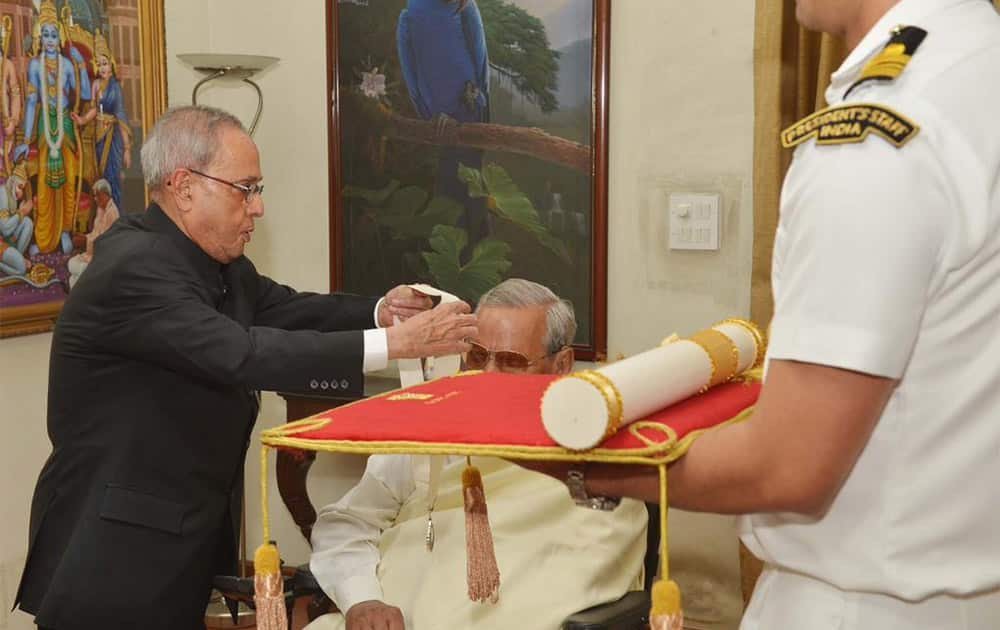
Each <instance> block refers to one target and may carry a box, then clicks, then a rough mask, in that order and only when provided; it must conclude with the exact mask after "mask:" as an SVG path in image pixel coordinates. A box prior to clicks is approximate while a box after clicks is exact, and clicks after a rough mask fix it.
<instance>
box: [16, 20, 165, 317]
mask: <svg viewBox="0 0 1000 630" xmlns="http://www.w3.org/2000/svg"><path fill="white" fill-rule="evenodd" d="M150 10H152V11H154V12H155V11H157V10H158V11H159V13H160V14H161V15H162V4H159V5H158V6H156V5H155V3H150V2H145V1H144V2H140V1H139V0H104V1H99V0H0V107H2V109H0V119H2V120H0V336H7V335H11V334H23V333H27V332H37V331H40V330H46V329H48V328H49V327H51V324H52V321H53V320H54V318H55V316H56V315H57V314H58V311H59V308H60V306H61V303H62V302H63V301H64V300H65V298H66V295H67V294H68V293H69V291H71V290H72V287H73V285H74V283H75V281H76V279H77V278H78V277H79V276H80V274H81V273H83V271H84V270H85V269H86V267H87V265H88V264H89V263H90V261H91V260H92V258H93V255H94V252H93V242H94V240H95V239H96V238H97V237H98V236H100V234H101V233H102V232H103V231H104V230H106V229H107V228H108V227H109V226H110V225H111V224H112V223H113V222H114V221H115V220H116V219H117V218H118V217H119V216H121V215H122V214H126V213H130V212H142V211H143V210H144V208H145V203H146V194H145V188H144V185H143V180H142V174H141V172H140V168H139V160H138V148H139V146H140V145H141V143H142V136H143V131H144V128H145V127H146V125H147V124H149V123H150V122H151V121H150V120H149V119H150V118H151V116H150V112H151V111H154V110H152V109H150V107H149V105H150V104H151V103H149V102H148V101H149V100H150V98H149V97H150V94H151V92H150V90H149V89H146V88H145V87H144V86H143V81H144V68H143V61H142V56H143V55H142V52H141V49H142V48H143V47H144V46H148V45H149V44H150V42H149V41H143V37H144V33H143V32H142V31H143V28H144V24H146V25H147V26H145V28H146V29H149V28H150V27H149V26H148V24H149V23H150V16H143V15H141V14H142V13H143V12H144V11H146V12H148V11H150ZM160 21H161V22H162V18H161V20H160ZM158 41H160V42H162V37H159V38H158ZM150 62H152V60H151V61H150Z"/></svg>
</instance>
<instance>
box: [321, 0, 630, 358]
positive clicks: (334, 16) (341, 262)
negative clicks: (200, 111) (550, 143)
mask: <svg viewBox="0 0 1000 630" xmlns="http://www.w3.org/2000/svg"><path fill="white" fill-rule="evenodd" d="M342 1H343V0H327V2H326V16H325V17H326V69H327V77H326V80H327V95H328V97H329V99H330V100H329V102H328V107H327V138H328V151H329V164H330V168H329V243H330V261H329V272H330V290H331V291H340V290H345V282H344V278H345V269H347V268H348V267H350V265H351V264H352V262H351V261H350V260H345V258H346V256H345V252H344V250H345V247H344V245H343V244H344V242H345V241H344V239H345V238H349V237H350V235H349V234H347V233H346V232H345V224H344V195H343V184H342V182H343V181H344V178H343V176H342V172H343V166H344V162H343V153H342V151H343V144H342V143H343V134H342V130H343V129H344V128H345V127H344V126H345V124H348V125H349V124H350V121H345V120H344V119H343V116H342V110H341V104H342V94H341V92H342V87H341V86H342V83H343V79H344V76H345V73H347V72H350V70H348V69H344V68H343V64H342V63H341V50H340V45H339V43H338V42H339V34H340V32H341V30H340V29H341V20H340V7H339V5H340V4H341V2H342ZM351 1H352V2H353V1H356V0H351ZM592 6H593V10H592V19H591V42H592V45H591V51H590V68H591V75H590V80H591V85H590V87H591V89H590V98H589V101H590V102H589V107H590V133H589V135H590V145H589V149H590V150H589V153H590V155H589V160H588V162H589V163H588V164H587V165H586V167H587V170H588V171H589V178H590V182H589V187H590V191H589V192H590V195H591V197H590V199H591V218H590V221H589V226H590V234H589V238H590V251H589V264H588V267H589V273H590V287H589V298H590V300H589V304H588V305H587V307H588V313H586V317H585V321H586V322H587V324H586V325H585V328H586V335H585V337H586V341H585V342H584V343H577V344H574V349H575V352H576V357H577V358H578V359H581V360H587V361H598V362H600V361H605V360H606V359H607V297H608V291H607V272H608V265H607V262H608V261H607V252H608V140H609V132H608V120H609V117H608V106H609V95H610V49H611V0H592ZM525 277H527V279H529V280H532V279H534V278H532V277H530V275H526V276H525ZM575 306H576V308H577V311H578V319H580V313H579V310H580V306H579V305H575Z"/></svg>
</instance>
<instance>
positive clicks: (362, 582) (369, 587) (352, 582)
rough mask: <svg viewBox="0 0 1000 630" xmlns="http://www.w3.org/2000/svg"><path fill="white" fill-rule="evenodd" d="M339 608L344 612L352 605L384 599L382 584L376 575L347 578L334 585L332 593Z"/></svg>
mask: <svg viewBox="0 0 1000 630" xmlns="http://www.w3.org/2000/svg"><path fill="white" fill-rule="evenodd" d="M330 595H331V596H332V597H333V601H334V603H335V604H337V608H339V609H340V611H341V612H342V613H343V614H345V615H346V614H347V611H348V610H350V609H351V606H354V605H355V604H359V603H361V602H366V601H368V600H371V599H375V600H378V601H382V597H383V595H382V585H381V584H379V583H378V578H376V577H375V576H364V575H359V576H355V577H352V578H347V579H346V580H343V581H341V582H340V583H339V584H337V585H336V587H334V589H333V592H332V593H330Z"/></svg>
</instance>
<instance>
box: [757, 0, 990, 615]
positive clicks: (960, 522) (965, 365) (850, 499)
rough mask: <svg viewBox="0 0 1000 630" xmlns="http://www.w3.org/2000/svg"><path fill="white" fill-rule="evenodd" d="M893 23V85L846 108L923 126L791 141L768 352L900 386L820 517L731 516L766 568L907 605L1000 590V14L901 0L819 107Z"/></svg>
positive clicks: (871, 87) (859, 94)
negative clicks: (880, 110) (910, 41)
mask: <svg viewBox="0 0 1000 630" xmlns="http://www.w3.org/2000/svg"><path fill="white" fill-rule="evenodd" d="M896 25H911V26H917V27H920V28H923V29H924V30H926V31H927V33H928V34H927V37H926V39H925V40H924V41H923V43H922V45H921V46H920V47H919V49H918V50H917V52H916V53H915V54H914V55H913V58H912V61H911V62H910V63H909V65H908V66H907V67H906V69H905V70H904V71H903V73H902V74H901V75H900V76H899V77H898V78H897V79H896V80H895V81H892V82H886V83H880V82H869V83H867V84H865V85H864V86H862V87H859V88H857V89H855V90H854V91H853V92H851V94H850V96H849V97H848V98H847V101H849V102H859V103H861V102H863V103H877V104H881V105H884V106H886V107H888V108H890V109H893V110H895V111H897V112H898V113H900V114H902V115H903V116H906V117H907V118H909V119H910V120H912V121H913V122H915V123H916V124H917V125H919V126H920V130H919V132H918V134H917V135H916V136H915V137H913V138H912V139H911V140H910V141H909V143H907V144H905V145H904V146H903V147H901V148H896V147H894V146H893V145H892V144H890V143H889V142H887V141H885V139H883V138H882V137H879V136H876V135H874V134H873V135H871V136H869V137H868V138H867V139H866V140H865V141H863V142H861V143H858V144H844V145H832V146H818V145H817V144H816V143H815V141H814V140H809V141H807V142H805V143H804V144H802V145H800V146H799V147H798V149H797V150H796V153H795V156H794V160H793V163H792V166H791V168H790V170H789V172H788V176H787V178H786V180H785V185H784V189H783V191H782V198H781V217H780V222H779V226H778V231H777V236H776V240H775V248H774V266H773V272H772V274H773V275H772V285H773V290H774V299H775V316H774V320H773V322H772V327H771V335H772V336H771V342H770V348H769V354H768V356H769V359H787V360H795V361H803V362H808V363H814V364H821V365H829V366H834V367H839V368H844V369H849V370H855V371H859V372H864V373H869V374H875V375H880V376H886V377H891V378H894V379H899V385H898V387H897V388H896V389H895V390H894V392H893V394H892V397H891V399H890V400H889V402H888V404H887V406H886V408H885V410H884V412H883V414H882V417H881V418H880V420H879V422H878V424H877V426H876V428H875V430H874V433H873V435H872V436H871V439H870V441H869V442H868V444H867V446H866V447H865V449H864V451H863V453H862V454H861V456H860V458H859V460H858V462H857V464H856V465H855V467H854V469H853V470H852V471H851V473H850V476H849V477H848V479H847V481H846V482H845V484H844V486H843V487H842V489H841V490H840V492H839V494H838V495H837V497H836V499H835V500H834V502H833V505H832V506H831V507H830V509H829V511H828V512H827V513H826V514H825V516H823V517H822V518H820V519H818V520H813V519H808V518H805V517H802V516H796V515H791V514H770V515H754V516H750V517H745V518H744V519H742V523H741V526H742V528H743V531H744V536H743V540H744V542H745V543H746V544H747V545H748V546H749V547H750V548H751V550H752V551H754V553H755V554H757V555H758V556H760V557H761V558H763V559H764V560H765V562H767V563H769V564H771V565H772V566H775V567H778V568H780V569H784V570H786V571H792V572H795V573H797V574H802V575H805V576H809V577H811V578H814V579H816V580H820V581H822V582H824V583H828V584H830V585H832V586H834V587H837V588H838V589H842V590H844V591H866V592H869V593H881V594H886V595H891V596H894V597H897V598H902V599H905V600H917V599H921V598H925V597H927V596H931V595H937V594H951V595H964V594H972V593H977V592H983V591H987V590H992V589H996V588H997V587H1000V491H998V488H997V486H998V484H1000V115H998V114H1000V17H998V16H997V14H996V12H995V10H994V8H993V7H992V6H991V4H990V3H988V2H985V1H984V0H902V1H901V2H899V3H898V4H897V5H895V6H894V7H893V8H892V9H891V10H890V11H889V12H888V13H887V14H886V15H885V16H884V17H883V18H882V19H881V20H880V21H879V22H878V23H877V24H876V25H875V26H874V28H873V29H872V30H871V31H870V32H869V33H868V34H867V36H866V37H865V38H864V40H863V41H862V42H861V43H860V44H859V45H858V47H857V48H856V49H855V50H854V51H853V52H852V53H851V54H850V56H849V57H848V59H847V60H846V61H845V62H844V64H843V65H842V66H841V68H840V69H839V70H838V71H837V72H836V73H835V74H834V75H833V83H832V85H831V87H830V89H829V90H828V92H827V94H826V97H827V101H828V102H829V104H830V105H837V104H839V103H841V102H842V100H843V98H844V94H845V92H846V91H847V89H848V87H849V86H850V85H851V84H852V83H853V82H854V81H855V79H856V77H857V75H858V74H859V72H860V71H861V68H862V67H863V66H864V65H865V63H866V62H867V61H869V60H870V59H871V58H872V57H873V56H874V55H875V54H877V53H878V52H879V51H880V50H881V49H882V47H883V46H884V45H885V43H886V42H887V41H888V39H889V36H890V30H891V29H892V28H893V27H894V26H896ZM799 420H800V421H801V422H809V418H808V417H803V418H800V419H799ZM775 439H779V440H780V439H781V438H780V436H775ZM997 623H998V624H1000V620H997ZM831 627H832V626H831ZM837 627H840V626H837ZM954 627H957V626H954Z"/></svg>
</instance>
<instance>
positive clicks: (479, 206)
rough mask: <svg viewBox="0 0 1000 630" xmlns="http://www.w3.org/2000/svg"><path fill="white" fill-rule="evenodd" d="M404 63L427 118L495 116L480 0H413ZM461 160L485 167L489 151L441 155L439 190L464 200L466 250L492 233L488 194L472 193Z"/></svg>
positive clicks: (402, 43)
mask: <svg viewBox="0 0 1000 630" xmlns="http://www.w3.org/2000/svg"><path fill="white" fill-rule="evenodd" d="M396 41H397V46H398V48H399V65H400V70H401V71H402V75H403V80H404V81H405V83H406V89H407V91H408V92H409V95H410V100H411V101H412V103H413V107H414V109H416V112H417V114H418V115H419V116H420V117H421V118H423V119H434V118H437V119H439V122H440V124H442V125H444V124H446V121H447V119H449V118H450V119H452V120H455V121H456V122H480V123H485V122H489V121H490V104H489V103H490V85H489V77H490V66H489V55H488V54H487V50H486V31H485V29H484V28H483V18H482V15H481V14H480V13H479V7H478V6H477V5H476V0H459V1H458V2H442V0H409V1H408V2H407V3H406V8H405V9H403V10H402V11H401V12H400V14H399V22H398V26H397V30H396ZM459 164H464V165H465V166H467V167H471V168H475V169H477V170H478V169H481V168H482V165H483V152H482V151H479V150H476V149H468V148H456V147H445V148H442V149H441V153H440V155H439V157H438V167H437V179H436V181H435V192H437V193H438V194H441V195H444V196H446V197H448V198H450V199H454V200H455V201H457V202H459V203H461V204H462V206H463V209H464V211H463V212H462V214H461V215H460V217H459V222H458V224H457V225H458V227H460V228H463V229H465V230H466V232H467V233H468V239H469V242H468V244H467V245H466V251H468V250H469V248H471V247H473V246H474V245H475V244H476V243H478V242H480V241H481V240H482V239H483V238H484V237H485V236H486V235H487V233H488V232H489V218H488V211H487V209H486V201H485V199H484V198H482V197H479V198H472V197H470V196H469V192H468V185H467V184H466V183H465V182H463V181H462V180H461V179H460V178H459V172H458V167H459Z"/></svg>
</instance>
